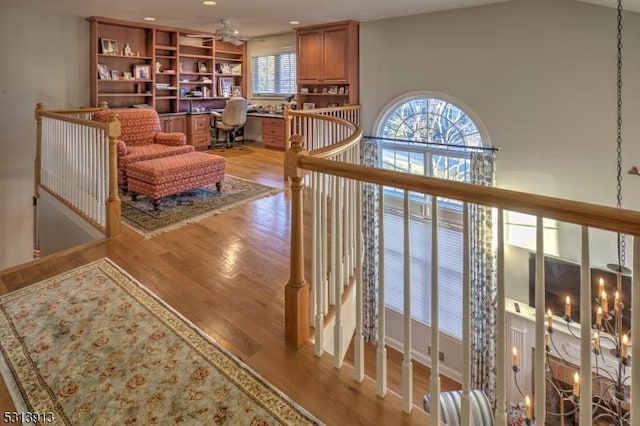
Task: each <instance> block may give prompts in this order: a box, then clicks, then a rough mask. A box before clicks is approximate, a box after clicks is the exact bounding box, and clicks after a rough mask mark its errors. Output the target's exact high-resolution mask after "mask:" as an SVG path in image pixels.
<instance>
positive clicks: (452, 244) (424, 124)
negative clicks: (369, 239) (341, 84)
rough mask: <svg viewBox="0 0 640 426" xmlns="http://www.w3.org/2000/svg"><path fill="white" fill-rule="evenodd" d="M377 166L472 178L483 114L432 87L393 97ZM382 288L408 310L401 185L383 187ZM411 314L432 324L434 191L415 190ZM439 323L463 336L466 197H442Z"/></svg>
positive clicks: (381, 126) (392, 304)
mask: <svg viewBox="0 0 640 426" xmlns="http://www.w3.org/2000/svg"><path fill="white" fill-rule="evenodd" d="M375 129H376V131H375V136H377V137H378V138H380V139H378V147H379V155H378V158H379V161H380V164H379V167H382V168H384V169H389V170H396V171H401V172H405V173H415V174H420V175H424V176H433V177H438V178H443V179H450V180H456V181H462V182H469V181H470V170H471V167H470V164H471V153H472V151H473V149H469V147H472V148H474V147H475V148H481V147H485V146H489V143H488V137H487V136H486V132H485V131H484V127H483V126H482V124H481V122H480V120H479V119H478V118H477V117H476V116H475V115H474V114H473V113H472V112H471V111H470V110H469V109H468V108H467V107H465V106H464V105H463V104H462V103H461V102H459V101H456V100H455V99H453V98H451V97H449V96H447V95H444V94H441V93H435V92H413V93H409V94H406V95H404V96H401V97H399V98H397V99H395V100H394V101H392V102H391V103H390V104H389V105H388V106H387V107H386V108H385V109H384V110H383V112H382V113H381V114H380V116H379V118H378V121H377V123H376V126H375ZM384 193H385V214H384V233H385V235H384V237H385V247H384V253H385V265H384V271H385V277H384V278H385V288H386V304H387V308H390V309H392V310H395V311H397V312H400V313H402V312H403V274H404V269H403V258H404V248H403V228H402V227H403V221H402V209H403V202H402V197H403V196H404V194H403V191H401V190H398V189H395V188H385V191H384ZM409 199H410V209H411V223H410V229H411V243H410V253H411V292H412V294H411V296H412V297H411V316H412V318H413V319H414V320H416V321H419V322H421V323H424V324H427V325H429V324H430V323H431V306H430V303H429V300H430V295H431V289H430V281H431V236H430V235H431V223H430V218H431V211H430V209H431V198H430V197H429V196H425V195H423V194H417V193H412V194H410V197H409ZM439 208H440V209H439V219H440V221H439V234H440V238H439V241H440V242H439V252H438V256H439V272H438V277H439V285H440V302H441V303H440V305H439V306H440V328H441V331H442V332H444V333H446V334H448V335H450V336H451V337H453V338H455V339H461V338H462V255H461V253H462V244H463V241H462V231H461V228H462V203H461V202H459V201H457V200H448V199H442V198H441V199H440V200H439Z"/></svg>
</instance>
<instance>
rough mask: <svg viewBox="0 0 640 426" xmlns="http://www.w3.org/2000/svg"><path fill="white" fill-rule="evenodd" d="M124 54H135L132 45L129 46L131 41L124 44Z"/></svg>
mask: <svg viewBox="0 0 640 426" xmlns="http://www.w3.org/2000/svg"><path fill="white" fill-rule="evenodd" d="M122 54H123V55H124V56H133V51H132V50H131V46H129V43H125V44H124V49H123V50H122Z"/></svg>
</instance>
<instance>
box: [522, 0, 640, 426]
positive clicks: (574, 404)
mask: <svg viewBox="0 0 640 426" xmlns="http://www.w3.org/2000/svg"><path fill="white" fill-rule="evenodd" d="M617 4H618V5H617V63H616V67H617V68H616V70H617V93H616V95H617V114H616V124H617V129H616V130H617V137H616V152H617V175H616V177H617V182H616V183H617V185H616V200H617V204H616V207H617V208H622V29H623V26H622V0H617ZM625 250H626V242H625V236H624V235H622V234H620V233H618V234H617V262H616V263H612V264H609V265H607V267H608V268H609V269H611V270H612V271H613V272H614V273H615V277H616V278H615V281H616V282H615V283H614V284H613V288H611V287H607V285H611V283H606V282H605V281H604V280H603V278H600V279H599V282H598V287H597V291H594V292H595V298H594V301H595V312H594V314H595V315H593V316H594V317H595V321H593V322H594V323H593V324H591V328H592V333H591V336H592V338H591V348H592V349H591V351H592V353H593V355H592V365H591V366H590V369H591V377H592V382H593V386H592V391H593V395H592V402H591V406H592V409H591V411H592V416H593V417H592V418H593V424H607V425H615V426H630V425H631V420H630V415H631V411H630V410H631V407H630V395H631V386H630V384H629V378H630V376H631V373H630V371H628V370H627V369H628V368H629V365H630V356H631V355H630V353H629V350H630V347H631V342H630V339H629V336H630V332H631V330H629V329H625V322H623V312H625V309H624V303H625V301H626V303H630V299H631V294H625V293H623V286H622V277H623V275H628V274H630V272H631V271H630V270H629V269H628V268H627V267H626V266H625V260H626V259H625V255H626V253H625ZM592 286H593V284H592ZM629 293H630V292H629ZM571 303H572V301H571V299H570V297H569V296H567V297H566V299H565V301H564V305H565V311H564V320H565V322H566V325H567V331H568V334H569V335H571V336H573V337H574V338H575V339H578V340H579V339H580V336H579V335H577V334H575V332H574V331H573V329H572V327H571V322H572V317H571ZM611 307H612V308H613V309H610V308H611ZM546 317H547V321H548V325H547V333H546V334H545V352H546V358H547V362H546V382H547V392H549V391H551V392H553V394H552V395H551V396H547V397H546V398H547V401H549V400H553V401H557V404H558V408H559V410H554V409H549V407H547V412H546V417H547V419H543V420H542V421H540V422H539V423H545V421H546V420H556V419H558V420H559V421H560V424H565V421H569V422H571V424H575V422H576V421H578V419H579V400H580V387H581V384H580V374H579V367H577V368H576V371H575V373H574V376H573V379H572V380H567V378H566V377H562V378H561V377H559V376H560V373H561V371H560V370H569V368H568V367H566V365H567V364H571V363H570V362H568V361H566V360H565V359H564V357H563V356H562V353H561V352H560V351H558V350H557V349H556V344H555V342H554V338H553V335H554V330H553V325H552V324H553V317H552V312H551V310H549V312H548V314H547V315H546ZM582 326H587V325H586V324H583V325H582ZM605 342H607V343H608V344H605ZM552 352H555V353H554V356H555V358H556V359H558V360H560V363H561V364H562V365H561V366H559V368H558V367H557V368H555V369H554V368H552V363H551V362H550V361H551V359H550V357H551V353H552ZM517 360H518V358H517V350H516V348H515V347H514V348H513V361H512V369H513V371H514V378H516V379H517V376H516V375H515V373H517V372H518V370H519V367H518V363H517ZM565 375H566V374H565ZM567 382H572V383H567ZM516 387H517V388H518V391H520V388H519V387H518V383H517V380H516ZM520 394H521V395H522V392H521V391H520ZM528 400H529V397H528V396H527V397H526V401H528ZM636 409H638V407H636ZM531 420H532V417H531V410H529V409H527V410H526V414H525V422H526V424H530V422H531ZM554 424H555V423H554Z"/></svg>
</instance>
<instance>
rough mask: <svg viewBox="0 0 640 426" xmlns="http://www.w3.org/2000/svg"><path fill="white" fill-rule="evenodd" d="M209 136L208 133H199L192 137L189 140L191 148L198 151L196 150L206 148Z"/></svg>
mask: <svg viewBox="0 0 640 426" xmlns="http://www.w3.org/2000/svg"><path fill="white" fill-rule="evenodd" d="M210 138H211V137H210V136H209V133H200V134H197V135H193V137H192V138H191V141H192V142H193V146H194V147H195V148H196V149H198V148H203V147H204V148H207V147H209V140H210Z"/></svg>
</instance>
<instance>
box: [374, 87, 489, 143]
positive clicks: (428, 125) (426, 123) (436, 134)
mask: <svg viewBox="0 0 640 426" xmlns="http://www.w3.org/2000/svg"><path fill="white" fill-rule="evenodd" d="M442 96H443V95H440V96H438V97H436V96H429V95H428V94H425V95H412V96H409V97H403V98H402V99H400V100H397V101H396V102H394V103H393V104H392V105H391V107H389V108H387V110H386V113H385V114H384V116H383V118H382V120H381V121H380V124H379V126H378V131H377V136H380V137H383V138H390V139H401V140H409V141H420V142H430V143H437V144H446V145H466V146H476V147H477V146H483V145H484V144H483V138H482V135H481V134H480V130H479V129H478V126H477V125H476V123H475V122H474V120H473V119H472V118H471V117H470V116H469V114H468V113H467V112H465V111H464V110H463V109H462V108H460V107H459V106H458V105H456V104H455V103H453V102H451V101H450V100H448V99H442Z"/></svg>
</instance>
